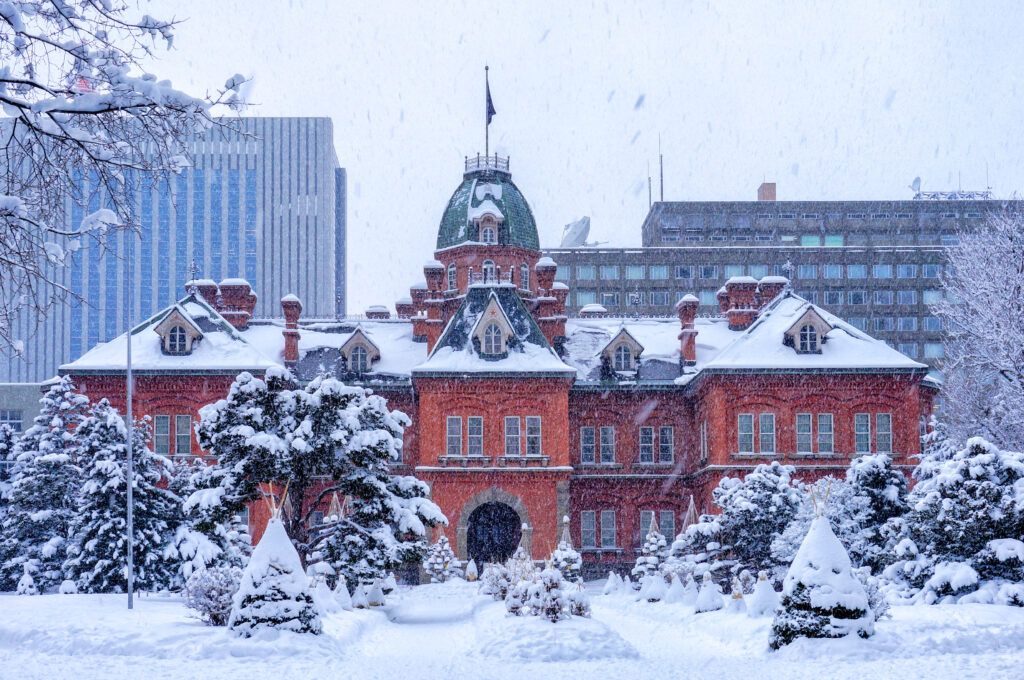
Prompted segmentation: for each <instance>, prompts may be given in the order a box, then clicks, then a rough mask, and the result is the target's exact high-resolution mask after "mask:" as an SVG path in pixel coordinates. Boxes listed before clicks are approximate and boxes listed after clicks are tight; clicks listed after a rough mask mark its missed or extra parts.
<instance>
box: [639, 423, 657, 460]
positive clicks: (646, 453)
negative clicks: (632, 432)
mask: <svg viewBox="0 0 1024 680" xmlns="http://www.w3.org/2000/svg"><path fill="white" fill-rule="evenodd" d="M638 443H639V447H640V448H639V456H638V460H639V461H640V462H641V463H653V462H654V428H653V427H641V428H640V431H639V442H638Z"/></svg>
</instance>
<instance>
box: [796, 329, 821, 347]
mask: <svg viewBox="0 0 1024 680" xmlns="http://www.w3.org/2000/svg"><path fill="white" fill-rule="evenodd" d="M797 348H798V350H799V351H801V352H817V351H818V329H817V328H815V327H814V326H812V325H811V324H805V325H803V326H801V327H800V340H799V343H798V345H797Z"/></svg>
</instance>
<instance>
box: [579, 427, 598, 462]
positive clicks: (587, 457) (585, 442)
mask: <svg viewBox="0 0 1024 680" xmlns="http://www.w3.org/2000/svg"><path fill="white" fill-rule="evenodd" d="M595 448H596V447H595V445H594V428H592V427H581V428H580V462H581V463H593V462H595V459H594V450H595Z"/></svg>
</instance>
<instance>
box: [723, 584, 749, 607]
mask: <svg viewBox="0 0 1024 680" xmlns="http://www.w3.org/2000/svg"><path fill="white" fill-rule="evenodd" d="M725 609H726V611H728V612H729V613H730V614H746V613H747V604H746V603H745V602H744V601H743V586H742V585H741V584H740V579H739V578H738V577H736V576H734V577H733V579H732V592H731V593H730V594H729V602H728V603H727V604H726V606H725Z"/></svg>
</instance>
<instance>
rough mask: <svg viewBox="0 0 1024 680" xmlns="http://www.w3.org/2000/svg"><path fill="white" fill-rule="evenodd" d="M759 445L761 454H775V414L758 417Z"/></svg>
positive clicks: (763, 414) (764, 414)
mask: <svg viewBox="0 0 1024 680" xmlns="http://www.w3.org/2000/svg"><path fill="white" fill-rule="evenodd" d="M758 430H759V431H758V445H759V450H760V452H761V453H775V414H774V413H762V414H761V415H760V416H758Z"/></svg>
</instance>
